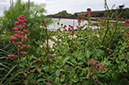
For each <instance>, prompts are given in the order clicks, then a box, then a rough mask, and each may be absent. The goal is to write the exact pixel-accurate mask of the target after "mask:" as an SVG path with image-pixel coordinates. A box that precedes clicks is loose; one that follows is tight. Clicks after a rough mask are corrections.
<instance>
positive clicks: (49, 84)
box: [46, 80, 55, 85]
mask: <svg viewBox="0 0 129 85" xmlns="http://www.w3.org/2000/svg"><path fill="white" fill-rule="evenodd" d="M51 83H52V85H53V84H54V83H55V82H53V81H52V80H51V81H50V82H46V85H51Z"/></svg>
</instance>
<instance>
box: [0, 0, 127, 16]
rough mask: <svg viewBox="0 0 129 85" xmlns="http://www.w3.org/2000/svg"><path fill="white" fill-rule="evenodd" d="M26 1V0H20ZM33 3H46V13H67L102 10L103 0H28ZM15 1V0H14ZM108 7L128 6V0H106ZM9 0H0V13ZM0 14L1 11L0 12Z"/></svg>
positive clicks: (7, 6) (7, 5)
mask: <svg viewBox="0 0 129 85" xmlns="http://www.w3.org/2000/svg"><path fill="white" fill-rule="evenodd" d="M22 1H24V2H27V1H28V0H22ZM30 1H34V2H35V3H38V4H40V3H46V7H45V9H46V10H47V14H55V13H58V12H59V11H62V10H67V12H68V13H75V12H81V11H86V9H87V8H91V9H92V10H93V11H96V10H104V0H30ZM14 2H16V0H14ZM107 3H108V6H109V8H111V7H112V5H113V4H115V5H116V7H115V8H117V7H119V5H122V4H125V7H128V8H129V0H107ZM9 5H10V0H0V13H1V12H3V9H4V7H6V8H9ZM1 14H2V13H1Z"/></svg>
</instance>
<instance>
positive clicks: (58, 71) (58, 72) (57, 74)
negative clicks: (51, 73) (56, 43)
mask: <svg viewBox="0 0 129 85" xmlns="http://www.w3.org/2000/svg"><path fill="white" fill-rule="evenodd" d="M56 76H57V77H59V76H60V70H59V69H58V70H57V71H56Z"/></svg>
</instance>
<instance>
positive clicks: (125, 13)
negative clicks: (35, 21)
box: [48, 8, 129, 19]
mask: <svg viewBox="0 0 129 85" xmlns="http://www.w3.org/2000/svg"><path fill="white" fill-rule="evenodd" d="M114 11H116V9H114V10H112V12H114ZM120 11H121V10H118V12H120ZM105 12H106V11H92V12H91V17H104V13H105ZM82 13H83V14H85V17H87V14H88V13H87V12H76V13H74V14H70V13H67V11H66V10H64V11H62V12H59V13H57V14H54V15H48V17H51V16H52V17H73V18H75V17H78V16H80V15H81V14H82ZM120 18H123V19H129V8H124V9H122V14H121V16H120Z"/></svg>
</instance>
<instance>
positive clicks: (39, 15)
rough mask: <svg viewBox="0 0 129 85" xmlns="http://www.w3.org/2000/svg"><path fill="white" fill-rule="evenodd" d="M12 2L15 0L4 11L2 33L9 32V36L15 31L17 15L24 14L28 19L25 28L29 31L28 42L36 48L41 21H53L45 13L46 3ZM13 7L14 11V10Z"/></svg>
mask: <svg viewBox="0 0 129 85" xmlns="http://www.w3.org/2000/svg"><path fill="white" fill-rule="evenodd" d="M12 3H13V2H11V7H10V8H9V9H8V10H5V11H4V16H3V17H1V18H0V28H1V29H0V31H1V34H2V33H3V34H4V35H5V34H7V35H8V36H9V35H10V34H11V33H12V32H13V27H15V24H14V22H15V21H17V17H18V16H19V15H24V16H25V17H26V20H27V21H26V23H27V26H26V28H25V29H27V30H28V32H29V33H28V43H29V44H30V45H31V47H34V48H33V49H35V47H36V46H35V41H36V40H39V36H41V35H40V32H41V29H42V28H41V27H40V26H41V21H42V20H44V21H46V24H47V25H48V24H50V23H51V22H52V20H51V19H50V18H47V17H46V16H45V15H44V14H43V13H45V12H46V10H45V9H44V7H45V4H40V5H38V4H34V2H30V0H28V2H26V3H25V2H22V1H21V0H17V1H16V2H15V3H14V5H13V6H12ZM12 7H13V11H14V12H12ZM14 15H15V16H14ZM44 37H45V36H44ZM44 39H45V38H44ZM29 49H31V48H29ZM31 50H32V49H31ZM32 52H33V51H32Z"/></svg>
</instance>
